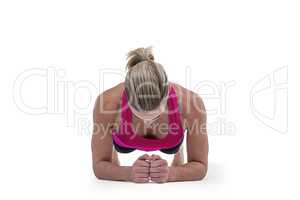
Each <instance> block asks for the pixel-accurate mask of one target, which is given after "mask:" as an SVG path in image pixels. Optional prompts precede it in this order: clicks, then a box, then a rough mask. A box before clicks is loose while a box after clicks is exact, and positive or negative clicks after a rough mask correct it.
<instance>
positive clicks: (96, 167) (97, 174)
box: [93, 161, 105, 180]
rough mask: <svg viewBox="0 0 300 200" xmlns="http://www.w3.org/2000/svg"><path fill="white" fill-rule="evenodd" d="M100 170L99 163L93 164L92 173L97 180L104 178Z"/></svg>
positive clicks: (100, 164) (100, 165)
mask: <svg viewBox="0 0 300 200" xmlns="http://www.w3.org/2000/svg"><path fill="white" fill-rule="evenodd" d="M101 168H102V163H101V161H99V162H97V163H93V172H94V175H95V177H96V178H97V179H99V180H104V179H105V177H104V176H103V173H102V170H101Z"/></svg>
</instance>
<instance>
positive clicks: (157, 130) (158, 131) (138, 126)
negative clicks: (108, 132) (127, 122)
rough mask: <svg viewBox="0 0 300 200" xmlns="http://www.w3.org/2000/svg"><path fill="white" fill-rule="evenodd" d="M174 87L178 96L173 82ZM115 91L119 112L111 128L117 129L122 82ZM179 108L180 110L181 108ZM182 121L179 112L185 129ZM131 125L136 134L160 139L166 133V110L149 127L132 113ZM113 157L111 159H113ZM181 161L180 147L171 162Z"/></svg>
mask: <svg viewBox="0 0 300 200" xmlns="http://www.w3.org/2000/svg"><path fill="white" fill-rule="evenodd" d="M174 86H175V87H174V88H175V91H176V94H177V96H178V97H179V96H180V93H179V89H178V86H177V85H176V84H174ZM114 89H115V92H117V93H118V95H117V96H118V97H119V98H115V99H116V100H117V99H118V101H117V102H116V103H118V108H119V109H118V110H119V112H118V113H117V114H116V118H115V122H114V124H115V126H114V127H113V129H118V125H119V124H120V114H121V112H120V111H121V96H122V92H123V90H124V83H121V84H119V85H118V86H116V87H115V88H114ZM177 99H178V104H179V105H180V107H181V98H177ZM179 110H182V109H181V108H180V109H179ZM183 122H184V118H183V115H182V113H181V123H182V125H183V128H184V129H185V124H184V123H183ZM132 127H133V129H134V131H135V133H136V134H138V135H140V136H143V137H146V138H152V139H161V138H164V137H165V136H166V134H167V133H168V112H164V113H163V114H162V115H161V116H160V117H159V118H158V119H157V120H156V121H155V122H154V123H153V125H152V127H151V128H146V127H145V125H144V123H143V121H142V120H140V119H138V118H136V117H135V116H134V115H133V116H132ZM113 157H114V159H116V160H118V158H117V153H116V151H114V155H113ZM114 159H113V160H114ZM181 162H183V151H182V148H181V150H180V151H178V153H176V154H175V155H174V160H173V164H179V163H181Z"/></svg>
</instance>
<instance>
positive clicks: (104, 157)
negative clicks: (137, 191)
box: [92, 92, 150, 183]
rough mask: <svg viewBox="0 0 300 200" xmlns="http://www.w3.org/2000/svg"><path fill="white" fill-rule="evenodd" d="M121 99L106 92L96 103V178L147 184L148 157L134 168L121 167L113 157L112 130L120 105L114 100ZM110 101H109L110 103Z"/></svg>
mask: <svg viewBox="0 0 300 200" xmlns="http://www.w3.org/2000/svg"><path fill="white" fill-rule="evenodd" d="M116 99H119V97H115V96H112V94H111V93H109V92H106V93H104V94H102V95H100V96H99V97H98V98H97V100H96V103H95V107H94V113H93V119H94V129H93V136H92V157H93V170H94V173H95V176H96V177H97V178H99V179H104V180H115V181H132V182H136V183H146V182H148V181H149V177H148V176H149V167H150V164H149V162H147V160H149V156H148V155H146V154H145V155H143V156H140V157H139V158H138V159H137V160H136V161H135V162H134V163H133V165H132V166H120V165H119V164H118V162H116V161H117V160H116V158H114V157H115V156H113V153H114V152H113V147H112V136H111V129H112V128H113V127H115V124H114V123H115V121H116V120H115V119H116V115H117V114H118V107H119V106H118V104H117V103H114V102H113V100H116ZM108 100H109V101H108Z"/></svg>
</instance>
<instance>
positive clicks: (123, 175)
mask: <svg viewBox="0 0 300 200" xmlns="http://www.w3.org/2000/svg"><path fill="white" fill-rule="evenodd" d="M127 70H128V71H127V75H126V78H125V82H124V83H120V84H118V85H117V86H115V87H113V88H111V89H108V90H106V91H104V92H103V93H102V94H100V95H99V97H98V98H97V100H96V103H95V108H94V113H93V118H94V132H93V136H92V157H93V170H94V173H95V176H96V177H97V178H99V179H105V180H119V181H132V182H137V183H145V182H149V181H152V182H156V183H164V182H171V181H192V180H201V179H203V178H204V177H205V175H206V172H207V162H208V161H207V160H208V139H207V134H206V112H205V107H204V104H203V102H202V100H201V98H200V97H199V96H198V95H197V94H195V93H194V92H192V91H190V90H187V89H185V88H183V87H182V86H180V85H178V84H175V83H172V82H169V81H168V78H167V75H166V73H165V70H164V68H163V66H162V65H160V64H159V63H157V62H155V61H154V56H153V54H152V51H151V49H150V48H139V49H136V50H134V51H131V52H129V54H128V63H127ZM184 130H187V131H186V132H184ZM184 133H186V135H184ZM184 137H186V147H187V148H186V149H187V163H183V152H182V148H180V147H181V145H182V141H183V138H184ZM136 149H138V150H142V151H145V152H152V151H155V150H160V151H161V152H163V153H167V154H174V159H173V162H172V164H171V165H170V166H168V163H167V161H166V160H164V159H163V158H161V157H160V156H158V155H155V154H152V155H149V154H148V153H146V154H144V155H143V156H141V157H139V158H137V160H136V161H135V162H134V163H133V164H132V166H121V165H120V164H119V161H118V153H130V152H132V151H134V150H136Z"/></svg>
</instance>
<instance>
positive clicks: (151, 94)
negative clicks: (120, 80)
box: [125, 47, 168, 111]
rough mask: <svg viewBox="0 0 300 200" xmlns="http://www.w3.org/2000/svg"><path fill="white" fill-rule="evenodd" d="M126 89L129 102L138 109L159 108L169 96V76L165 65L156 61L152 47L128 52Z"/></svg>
mask: <svg viewBox="0 0 300 200" xmlns="http://www.w3.org/2000/svg"><path fill="white" fill-rule="evenodd" d="M127 60H128V61H127V65H126V68H127V70H128V71H127V74H126V78H125V90H126V94H127V98H128V103H129V104H130V105H131V106H132V107H133V108H135V109H136V110H138V111H149V110H153V109H155V108H157V107H158V106H159V104H160V102H161V100H162V99H163V98H164V97H166V96H167V91H168V78H167V74H166V72H165V70H164V68H163V66H162V65H161V64H159V63H157V62H155V61H154V56H153V53H152V48H151V47H148V48H138V49H135V50H133V51H130V52H129V53H128V54H127Z"/></svg>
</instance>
